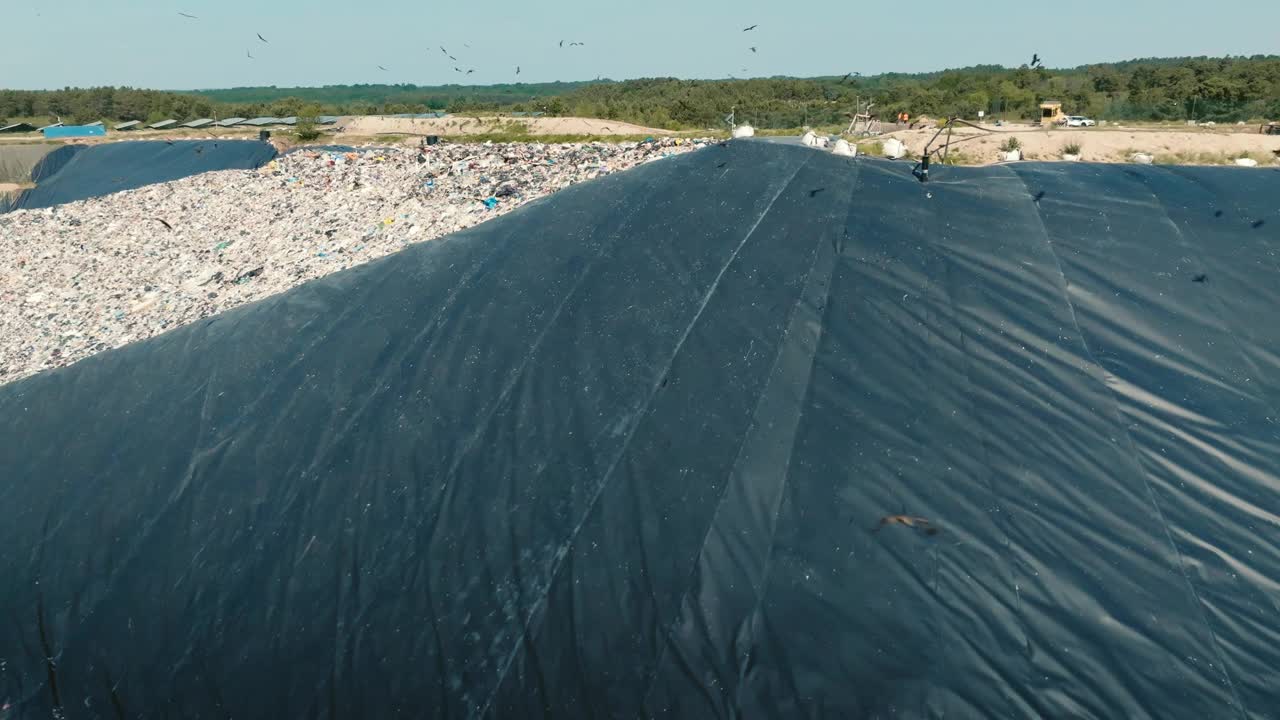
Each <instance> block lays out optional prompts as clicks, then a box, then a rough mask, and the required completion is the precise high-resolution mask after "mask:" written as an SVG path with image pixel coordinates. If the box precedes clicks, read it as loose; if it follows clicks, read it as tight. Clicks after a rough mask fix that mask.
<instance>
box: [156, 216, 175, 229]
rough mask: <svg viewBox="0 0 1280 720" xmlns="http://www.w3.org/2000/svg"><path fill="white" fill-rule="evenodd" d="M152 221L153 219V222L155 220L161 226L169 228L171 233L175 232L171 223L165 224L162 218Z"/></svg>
mask: <svg viewBox="0 0 1280 720" xmlns="http://www.w3.org/2000/svg"><path fill="white" fill-rule="evenodd" d="M151 219H152V220H155V221H156V222H158V223H160V224H161V225H163V226H165V227H167V228H169V232H173V226H172V225H170V224H169V223H167V222H165V221H164V220H161V219H160V218H151Z"/></svg>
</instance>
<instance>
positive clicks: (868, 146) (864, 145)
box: [858, 140, 884, 157]
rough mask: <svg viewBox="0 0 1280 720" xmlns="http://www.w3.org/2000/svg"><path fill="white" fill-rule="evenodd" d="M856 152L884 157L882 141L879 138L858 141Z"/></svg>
mask: <svg viewBox="0 0 1280 720" xmlns="http://www.w3.org/2000/svg"><path fill="white" fill-rule="evenodd" d="M858 154H859V155H872V156H874V157H884V143H883V142H881V141H879V140H869V141H867V142H860V143H858Z"/></svg>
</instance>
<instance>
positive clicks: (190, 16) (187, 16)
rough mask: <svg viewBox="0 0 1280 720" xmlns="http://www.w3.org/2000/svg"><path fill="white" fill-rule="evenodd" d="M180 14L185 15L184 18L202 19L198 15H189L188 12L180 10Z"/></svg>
mask: <svg viewBox="0 0 1280 720" xmlns="http://www.w3.org/2000/svg"><path fill="white" fill-rule="evenodd" d="M178 14H179V15H181V16H182V17H184V18H191V19H192V20H199V19H200V18H198V17H196V16H195V15H188V14H187V13H184V12H180V13H178Z"/></svg>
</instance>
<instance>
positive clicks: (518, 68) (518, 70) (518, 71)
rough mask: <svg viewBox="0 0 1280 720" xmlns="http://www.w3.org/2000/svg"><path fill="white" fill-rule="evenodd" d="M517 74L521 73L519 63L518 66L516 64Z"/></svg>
mask: <svg viewBox="0 0 1280 720" xmlns="http://www.w3.org/2000/svg"><path fill="white" fill-rule="evenodd" d="M516 74H517V75H519V74H520V66H519V65H517V66H516Z"/></svg>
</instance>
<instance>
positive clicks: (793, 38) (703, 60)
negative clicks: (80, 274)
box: [0, 0, 1280, 89]
mask: <svg viewBox="0 0 1280 720" xmlns="http://www.w3.org/2000/svg"><path fill="white" fill-rule="evenodd" d="M179 12H187V13H190V14H192V15H196V16H198V17H199V19H198V20H189V19H187V18H184V17H181V16H180V15H179V14H178V13H179ZM0 18H3V19H4V21H5V22H4V24H5V25H6V26H8V27H6V29H5V32H4V33H3V34H4V42H3V44H2V45H0V87H3V88H26V89H39V88H53V87H62V86H66V85H71V86H90V85H131V86H134V87H148V88H161V89H190V88H212V87H230V86H237V85H278V86H289V85H325V84H346V83H376V82H396V83H402V82H403V83H415V84H419V85H430V84H442V83H448V82H455V81H457V82H462V81H463V77H464V76H462V75H459V74H457V73H455V72H454V71H453V66H454V65H455V63H453V62H451V61H449V60H448V58H446V57H445V56H444V55H442V54H441V53H440V51H439V49H438V46H440V45H443V46H445V47H446V48H447V49H448V50H449V52H450V53H452V54H453V55H454V56H455V57H457V58H458V60H459V62H458V63H456V64H457V65H459V66H460V67H462V68H463V69H464V70H465V69H467V68H475V73H474V74H472V75H470V76H467V81H469V82H472V83H484V84H487V83H496V82H511V81H515V80H517V79H519V80H523V81H527V82H542V81H551V80H584V79H591V78H595V77H597V76H603V77H610V78H614V79H624V78H633V77H651V76H677V77H685V78H709V77H727V76H729V75H734V76H738V77H744V76H767V75H799V76H808V75H821V74H843V73H845V72H849V71H852V70H856V71H859V72H862V73H864V74H870V73H876V72H883V71H901V72H914V71H923V70H936V69H942V68H947V67H959V66H965V65H973V64H978V63H993V64H1003V65H1010V66H1016V65H1018V64H1021V63H1024V62H1027V61H1029V60H1030V58H1031V55H1032V53H1033V52H1035V53H1039V54H1040V56H1041V57H1042V58H1044V60H1045V63H1046V64H1047V65H1049V66H1050V67H1059V66H1062V67H1065V66H1075V65H1081V64H1085V63H1092V62H1101V61H1107V60H1122V59H1128V58H1134V57H1150V56H1168V55H1225V54H1232V55H1252V54H1262V53H1280V3H1275V2H1263V1H1262V0H1217V1H1216V2H1213V3H1210V4H1207V5H1206V4H1204V3H1198V2H1197V3H1193V2H1186V3H1174V2H1169V1H1168V0H1160V1H1158V2H1157V1H1155V0H1072V1H1071V2H1046V1H1043V0H1015V1H1013V2H1009V1H1004V2H997V3H992V2H971V3H964V2H941V1H938V0H917V1H915V2H872V3H854V2H836V1H834V0H809V1H808V2H795V3H777V2H771V3H756V4H751V3H746V2H730V1H727V0H684V1H679V2H678V1H673V0H647V1H646V0H636V2H634V4H633V5H632V6H631V7H626V6H625V4H624V3H620V2H616V1H614V2H605V1H604V0H553V1H549V2H543V3H535V2H529V1H527V0H526V1H524V2H512V1H511V0H490V1H489V2H475V1H472V2H467V1H465V0H463V1H461V2H449V1H448V0H425V1H424V0H419V1H417V2H389V1H387V0H310V1H309V2H303V1H302V0H266V1H264V0H214V1H213V2H208V1H205V2H197V0H116V1H115V2H109V1H107V0H59V1H58V2H55V3H43V2H39V1H37V2H31V3H17V2H14V3H10V4H8V7H7V8H6V9H5V10H3V11H0ZM748 25H758V26H759V27H757V28H756V29H755V30H753V31H751V32H747V33H744V32H742V28H744V27H746V26H748ZM259 32H260V33H262V35H263V36H264V37H266V38H267V40H268V41H269V43H270V44H263V43H262V42H260V41H259V40H258V39H257V38H256V37H255V35H254V34H255V33H259ZM561 39H563V40H565V41H566V43H565V45H566V47H565V48H564V49H561V48H560V47H558V43H559V41H560V40H561ZM573 41H581V42H585V43H586V45H585V46H583V47H573V48H570V47H568V43H569V42H573ZM464 45H470V46H471V47H470V48H467V47H465V46H464ZM751 46H755V47H756V48H757V49H758V51H757V52H756V53H752V52H750V50H749V49H748V48H749V47H751ZM246 52H251V53H252V54H253V55H254V58H255V59H253V60H250V59H249V58H248V57H246ZM378 65H382V66H384V67H386V68H387V69H388V71H387V72H384V71H381V70H379V69H377V66H378ZM517 65H519V66H520V67H521V74H520V76H519V78H517V77H516V75H515V68H516V66H517ZM744 68H745V71H744Z"/></svg>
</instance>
